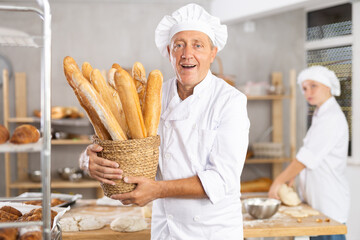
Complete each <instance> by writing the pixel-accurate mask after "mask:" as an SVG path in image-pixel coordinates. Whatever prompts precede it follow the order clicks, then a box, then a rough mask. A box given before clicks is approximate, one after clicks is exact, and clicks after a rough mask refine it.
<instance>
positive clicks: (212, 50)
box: [210, 47, 218, 63]
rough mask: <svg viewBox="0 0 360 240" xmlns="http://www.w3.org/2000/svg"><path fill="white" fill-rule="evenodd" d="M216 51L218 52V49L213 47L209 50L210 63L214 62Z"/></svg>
mask: <svg viewBox="0 0 360 240" xmlns="http://www.w3.org/2000/svg"><path fill="white" fill-rule="evenodd" d="M217 51H218V48H217V47H213V48H212V49H211V53H210V54H211V63H212V62H213V61H214V59H215V57H216V54H217Z"/></svg>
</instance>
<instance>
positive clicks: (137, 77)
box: [131, 62, 147, 107]
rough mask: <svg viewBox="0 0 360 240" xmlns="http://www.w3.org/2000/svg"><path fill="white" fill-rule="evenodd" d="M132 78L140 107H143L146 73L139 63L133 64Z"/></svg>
mask: <svg viewBox="0 0 360 240" xmlns="http://www.w3.org/2000/svg"><path fill="white" fill-rule="evenodd" d="M131 74H132V77H133V79H134V81H135V86H136V90H137V93H138V95H139V101H140V106H141V107H142V106H143V102H144V97H145V88H146V81H147V80H146V72H145V68H144V66H143V65H142V64H141V63H140V62H135V63H134V65H133V67H132V70H131Z"/></svg>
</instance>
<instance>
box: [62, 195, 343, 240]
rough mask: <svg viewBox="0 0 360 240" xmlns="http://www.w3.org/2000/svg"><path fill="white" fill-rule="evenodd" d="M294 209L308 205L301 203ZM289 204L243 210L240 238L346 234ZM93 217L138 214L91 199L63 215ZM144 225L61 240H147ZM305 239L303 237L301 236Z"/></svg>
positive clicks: (138, 211)
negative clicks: (263, 211) (266, 215)
mask: <svg viewBox="0 0 360 240" xmlns="http://www.w3.org/2000/svg"><path fill="white" fill-rule="evenodd" d="M293 208H295V209H302V208H309V207H308V206H307V205H305V204H302V205H300V206H298V207H293ZM287 209H289V207H286V206H281V207H280V209H279V211H278V212H277V213H276V214H275V215H274V216H273V217H271V218H270V219H264V220H257V219H253V218H252V217H251V216H249V214H247V213H243V217H244V238H248V237H280V236H316V235H325V234H326V235H330V234H346V231H347V229H346V226H345V225H343V224H340V223H338V222H336V221H334V220H332V219H329V218H328V217H326V216H325V215H323V214H321V213H320V214H319V215H317V216H309V217H304V218H301V222H299V221H300V220H298V219H299V218H294V217H291V216H289V215H287V214H285V213H284V211H285V210H287ZM84 215H85V216H88V215H91V216H97V217H101V218H102V219H104V220H105V221H106V222H107V223H109V224H110V222H111V221H112V220H113V219H115V218H117V217H119V216H124V215H127V216H142V212H141V208H140V207H114V206H98V205H96V204H95V200H78V201H77V202H76V204H74V205H72V206H71V210H70V211H69V212H67V213H66V214H65V215H64V217H68V216H84ZM146 221H147V223H148V227H147V229H145V230H142V231H138V232H133V233H122V232H115V231H112V230H111V229H110V227H109V225H107V226H105V227H104V228H102V229H99V230H92V231H80V232H63V234H62V237H63V240H69V239H76V240H85V239H100V240H101V239H113V240H115V239H121V240H144V239H150V219H146ZM301 239H306V238H301Z"/></svg>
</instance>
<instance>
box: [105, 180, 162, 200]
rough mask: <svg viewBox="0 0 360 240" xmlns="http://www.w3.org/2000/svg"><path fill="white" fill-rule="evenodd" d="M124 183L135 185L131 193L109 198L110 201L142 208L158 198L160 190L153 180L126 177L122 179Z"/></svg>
mask: <svg viewBox="0 0 360 240" xmlns="http://www.w3.org/2000/svg"><path fill="white" fill-rule="evenodd" d="M124 181H125V182H126V183H135V184H137V186H136V188H135V190H134V191H132V192H129V193H122V194H116V195H112V196H111V198H112V199H116V200H120V201H121V202H122V204H124V205H128V204H135V205H138V206H140V207H142V206H145V205H146V204H148V203H149V202H151V201H153V200H155V199H157V198H159V196H160V193H161V189H160V186H159V184H158V182H157V181H155V180H152V179H148V178H146V177H131V176H127V177H125V178H124Z"/></svg>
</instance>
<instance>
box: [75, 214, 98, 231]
mask: <svg viewBox="0 0 360 240" xmlns="http://www.w3.org/2000/svg"><path fill="white" fill-rule="evenodd" d="M74 219H75V221H77V222H78V226H79V230H80V231H84V230H96V229H100V228H103V227H104V226H105V223H104V222H103V221H102V220H101V219H100V218H97V217H91V216H76V217H74Z"/></svg>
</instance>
